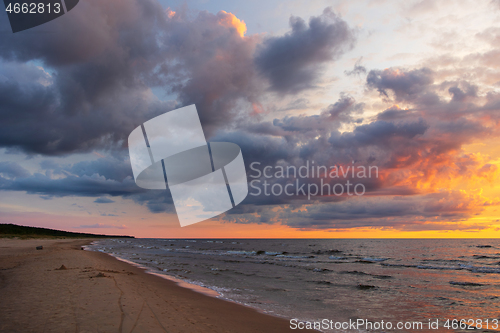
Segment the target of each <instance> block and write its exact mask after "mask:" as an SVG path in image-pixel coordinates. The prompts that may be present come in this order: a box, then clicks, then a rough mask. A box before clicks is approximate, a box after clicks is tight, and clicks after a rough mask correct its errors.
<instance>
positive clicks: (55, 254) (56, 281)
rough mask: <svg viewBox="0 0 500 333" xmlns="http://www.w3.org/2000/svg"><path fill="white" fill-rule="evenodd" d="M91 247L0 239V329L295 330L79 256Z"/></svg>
mask: <svg viewBox="0 0 500 333" xmlns="http://www.w3.org/2000/svg"><path fill="white" fill-rule="evenodd" d="M89 242H90V241H89V240H88V239H87V240H68V239H66V240H49V239H44V240H35V239H31V240H11V239H0V295H1V297H0V332H37V333H38V332H242V333H244V332H291V331H294V330H291V329H290V328H289V327H290V326H289V325H290V324H289V321H288V320H284V319H281V318H276V317H273V316H269V315H266V314H263V313H259V312H257V311H256V310H253V309H251V308H248V307H245V306H242V305H238V304H235V303H232V302H228V301H224V300H221V299H217V298H214V297H210V296H206V295H203V294H201V293H198V292H195V291H193V290H190V289H186V288H182V287H180V286H178V285H177V284H176V283H175V282H173V281H169V280H166V279H164V278H161V277H158V276H155V275H151V274H147V273H145V272H144V270H142V269H141V268H138V267H134V266H132V265H129V264H128V263H126V262H122V261H119V260H117V259H115V258H113V257H111V256H109V255H107V254H104V253H99V252H91V251H82V250H81V246H82V245H84V244H88V243H89ZM38 245H42V246H43V250H36V249H35V247H36V246H38ZM62 265H64V267H65V269H64V267H63V269H60V268H61V266H62Z"/></svg>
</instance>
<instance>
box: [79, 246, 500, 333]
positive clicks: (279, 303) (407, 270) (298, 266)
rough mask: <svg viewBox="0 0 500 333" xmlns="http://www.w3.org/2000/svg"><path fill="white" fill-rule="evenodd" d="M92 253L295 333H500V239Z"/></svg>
mask: <svg viewBox="0 0 500 333" xmlns="http://www.w3.org/2000/svg"><path fill="white" fill-rule="evenodd" d="M88 249H89V250H93V251H100V252H104V253H108V254H110V255H112V256H115V257H117V258H119V259H122V260H126V261H129V262H133V263H135V264H136V265H139V266H142V267H144V268H146V269H147V270H148V271H149V272H150V273H154V274H161V275H163V276H165V277H166V278H170V279H174V280H176V281H182V282H183V283H184V285H186V283H188V286H189V285H191V286H193V287H195V288H194V289H197V290H201V291H203V290H206V291H210V292H209V293H208V294H211V295H215V296H216V297H219V298H223V299H226V300H229V301H233V302H236V303H240V304H244V305H246V306H250V307H253V308H256V309H258V310H259V311H262V312H265V313H268V314H271V315H275V316H279V317H284V318H287V319H294V320H295V321H294V323H295V324H294V325H296V327H297V323H299V322H300V323H302V324H303V325H304V324H309V325H313V324H314V325H317V324H318V323H322V326H321V327H319V326H315V327H313V328H316V329H318V330H319V331H328V332H344V331H346V332H347V331H353V326H352V323H353V322H357V323H358V324H361V323H362V322H361V321H362V320H364V321H365V323H368V322H370V323H371V324H372V326H366V325H361V326H357V327H356V329H355V330H354V331H359V332H364V331H377V332H382V331H383V332H389V331H398V332H402V331H408V332H415V331H417V330H418V331H420V332H426V331H432V332H462V331H463V332H470V331H471V330H474V331H477V330H475V329H482V331H488V332H491V331H498V330H499V329H500V322H499V320H500V298H499V297H500V240H498V239H103V240H98V241H96V242H94V243H92V245H90V246H89V247H88ZM324 320H327V322H328V324H326V323H325V322H324ZM358 320H359V321H358ZM460 320H462V321H460ZM382 321H383V323H385V324H386V325H387V323H390V324H391V327H390V328H388V326H381V325H380V323H381V322H382ZM339 323H340V324H339ZM345 323H351V326H350V327H347V326H346V325H345ZM376 323H378V326H377V324H376ZM398 323H401V324H400V325H406V326H399V327H400V329H397V327H396V325H398ZM416 323H422V325H423V326H422V328H420V327H419V326H418V324H416ZM495 323H496V325H495ZM342 324H343V325H344V326H342ZM335 325H336V326H335ZM374 325H375V326H374ZM412 325H413V326H412ZM297 328H298V327H297Z"/></svg>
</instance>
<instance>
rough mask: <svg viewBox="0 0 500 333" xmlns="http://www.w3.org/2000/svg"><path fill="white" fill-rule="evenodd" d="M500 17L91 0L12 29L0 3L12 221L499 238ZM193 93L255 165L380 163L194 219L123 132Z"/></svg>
mask: <svg viewBox="0 0 500 333" xmlns="http://www.w3.org/2000/svg"><path fill="white" fill-rule="evenodd" d="M498 22H500V2H498V1H480V2H477V1H459V2H457V1H427V0H423V1H383V0H374V1H274V0H267V1H262V0H258V1H251V2H249V1H208V0H207V1H166V0H161V1H155V0H119V1H118V0H109V1H98V0H82V1H80V3H79V4H78V6H77V7H75V8H74V9H73V10H72V11H71V12H68V13H67V14H66V15H64V16H62V17H60V18H58V19H56V20H54V21H51V22H49V23H46V24H44V25H41V26H38V27H35V28H33V29H30V30H26V31H23V32H19V33H15V34H13V33H12V32H11V30H10V26H9V21H8V19H7V15H6V13H5V12H4V11H2V13H1V14H0V223H16V224H22V225H31V226H41V227H49V228H57V229H64V230H69V231H82V232H94V233H107V234H131V235H135V236H138V237H283V238H285V237H498V236H500V228H499V226H500V222H499V219H498V205H499V203H500V200H499V197H500V186H499V177H498V176H499V169H498V165H499V163H500V146H499V145H498V144H497V142H498V139H499V134H500V131H499V126H500V60H499V59H500V50H499V49H498V45H499V43H500V25H499V24H498ZM191 104H195V105H196V106H197V109H198V112H199V115H200V119H201V123H202V125H203V129H204V132H205V136H206V139H207V140H208V141H209V142H210V141H212V142H217V141H225V142H233V143H236V144H237V145H238V146H240V148H241V150H242V153H243V158H244V160H245V165H246V169H247V173H248V175H249V177H250V176H251V175H254V176H256V175H257V172H254V171H253V170H252V169H251V168H250V164H251V163H253V162H257V163H259V164H255V165H258V166H259V167H258V169H260V170H261V171H262V169H263V168H264V167H265V166H271V167H272V170H273V175H274V171H275V170H276V166H282V167H287V166H288V167H290V166H293V167H296V168H299V167H300V166H304V165H307V163H312V162H313V161H314V163H315V165H320V166H325V167H326V168H327V169H328V171H329V172H330V171H331V170H332V169H334V168H337V169H340V168H342V170H346V168H348V167H350V168H352V167H357V168H358V167H361V166H365V167H368V166H376V167H377V168H378V177H371V178H359V177H351V176H349V175H348V176H347V178H346V177H342V176H340V177H339V178H337V179H334V178H332V177H327V176H326V175H323V176H322V177H311V178H312V179H301V180H300V179H299V180H300V181H302V182H303V183H304V182H305V183H308V184H311V183H314V184H319V183H320V180H321V179H320V178H323V181H324V182H327V183H329V184H332V185H333V184H335V183H338V182H342V183H344V182H345V181H346V180H350V181H352V182H354V183H359V184H363V188H364V189H365V193H364V195H362V196H357V195H353V196H349V195H346V194H345V195H340V196H336V195H329V196H328V195H323V196H314V197H312V198H311V199H310V200H309V199H308V198H307V196H301V195H293V196H287V195H284V194H282V195H269V196H266V195H265V194H264V193H261V194H260V195H249V196H248V197H247V198H246V199H245V200H244V201H243V202H242V203H241V204H240V205H238V206H237V207H236V208H233V209H232V210H230V211H228V212H227V213H225V214H223V215H220V216H218V217H216V218H213V219H212V220H210V221H206V222H202V223H198V224H195V225H193V226H190V227H185V228H180V226H179V222H178V220H177V216H176V214H175V207H174V205H173V201H172V198H171V195H170V192H169V191H160V190H145V189H141V188H139V187H138V186H137V185H136V184H135V182H134V179H133V176H132V169H131V166H130V161H129V155H128V149H127V137H128V135H129V134H130V132H131V131H132V130H133V129H134V128H136V127H137V126H139V125H140V124H142V123H144V122H145V121H147V120H149V119H151V118H153V117H155V116H157V115H160V114H163V113H165V112H167V111H169V110H174V109H177V108H180V107H182V106H186V105H191ZM256 177H257V176H256ZM354 178H357V179H354ZM254 179H258V180H260V181H261V183H259V184H262V182H263V181H264V180H266V179H267V178H265V177H264V175H261V177H258V178H254V177H251V178H249V181H250V180H254ZM267 181H268V182H270V185H272V184H280V185H281V186H284V185H286V184H288V183H290V182H293V181H296V179H290V178H279V177H272V178H269V179H267ZM250 192H251V193H252V192H253V193H255V191H254V190H253V189H250Z"/></svg>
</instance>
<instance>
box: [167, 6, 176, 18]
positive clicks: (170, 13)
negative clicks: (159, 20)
mask: <svg viewBox="0 0 500 333" xmlns="http://www.w3.org/2000/svg"><path fill="white" fill-rule="evenodd" d="M166 12H167V16H168V18H172V17H174V16H175V12H174V11H173V10H171V9H170V8H167V10H166Z"/></svg>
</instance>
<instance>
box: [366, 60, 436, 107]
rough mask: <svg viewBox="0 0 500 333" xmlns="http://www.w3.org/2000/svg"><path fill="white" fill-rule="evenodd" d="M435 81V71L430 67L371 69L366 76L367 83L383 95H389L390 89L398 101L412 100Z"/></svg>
mask: <svg viewBox="0 0 500 333" xmlns="http://www.w3.org/2000/svg"><path fill="white" fill-rule="evenodd" d="M433 82H434V78H433V72H432V71H431V70H430V69H428V68H420V69H414V70H410V71H405V70H402V69H393V68H388V69H384V70H383V71H381V70H371V71H370V72H369V73H368V76H367V78H366V85H367V86H368V87H369V88H371V89H376V90H377V91H378V92H379V93H380V94H381V95H383V96H385V97H389V94H388V91H389V90H390V91H392V92H393V93H394V95H395V98H396V100H397V101H410V102H411V101H415V99H416V98H417V97H420V96H421V95H422V93H423V92H425V91H426V90H427V88H428V86H429V85H431V84H432V83H433Z"/></svg>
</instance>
